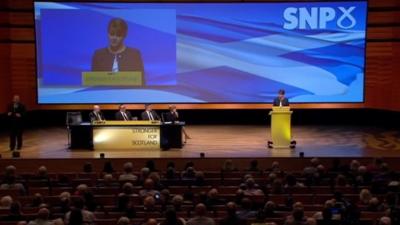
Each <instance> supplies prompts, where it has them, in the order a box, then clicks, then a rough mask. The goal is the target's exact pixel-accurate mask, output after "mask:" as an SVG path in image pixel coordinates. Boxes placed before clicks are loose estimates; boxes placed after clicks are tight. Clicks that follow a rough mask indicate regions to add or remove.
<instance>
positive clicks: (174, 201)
mask: <svg viewBox="0 0 400 225" xmlns="http://www.w3.org/2000/svg"><path fill="white" fill-rule="evenodd" d="M182 204H183V197H182V195H175V196H174V197H173V198H172V205H173V206H174V207H175V209H180V207H181V206H182Z"/></svg>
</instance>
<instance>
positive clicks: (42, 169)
mask: <svg viewBox="0 0 400 225" xmlns="http://www.w3.org/2000/svg"><path fill="white" fill-rule="evenodd" d="M37 173H38V175H39V176H41V177H44V176H47V168H46V167H45V166H40V167H39V168H38V172H37Z"/></svg>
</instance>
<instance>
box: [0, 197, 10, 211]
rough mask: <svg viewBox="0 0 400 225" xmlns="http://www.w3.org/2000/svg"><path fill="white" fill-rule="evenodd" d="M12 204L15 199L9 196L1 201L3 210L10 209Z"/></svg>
mask: <svg viewBox="0 0 400 225" xmlns="http://www.w3.org/2000/svg"><path fill="white" fill-rule="evenodd" d="M12 203H13V199H12V197H11V196H9V195H6V196H3V197H2V198H1V200H0V204H1V207H2V208H10V207H11V204H12Z"/></svg>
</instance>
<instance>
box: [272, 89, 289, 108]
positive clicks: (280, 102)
mask: <svg viewBox="0 0 400 225" xmlns="http://www.w3.org/2000/svg"><path fill="white" fill-rule="evenodd" d="M273 105H274V106H280V107H282V106H289V99H288V98H286V97H285V90H283V89H280V90H279V91H278V97H276V98H275V99H274V102H273Z"/></svg>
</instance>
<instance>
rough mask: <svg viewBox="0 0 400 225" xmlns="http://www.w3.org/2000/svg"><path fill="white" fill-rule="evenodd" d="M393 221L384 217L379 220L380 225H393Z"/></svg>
mask: <svg viewBox="0 0 400 225" xmlns="http://www.w3.org/2000/svg"><path fill="white" fill-rule="evenodd" d="M391 224H392V220H391V219H390V217H387V216H384V217H381V218H380V219H379V225H391Z"/></svg>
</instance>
